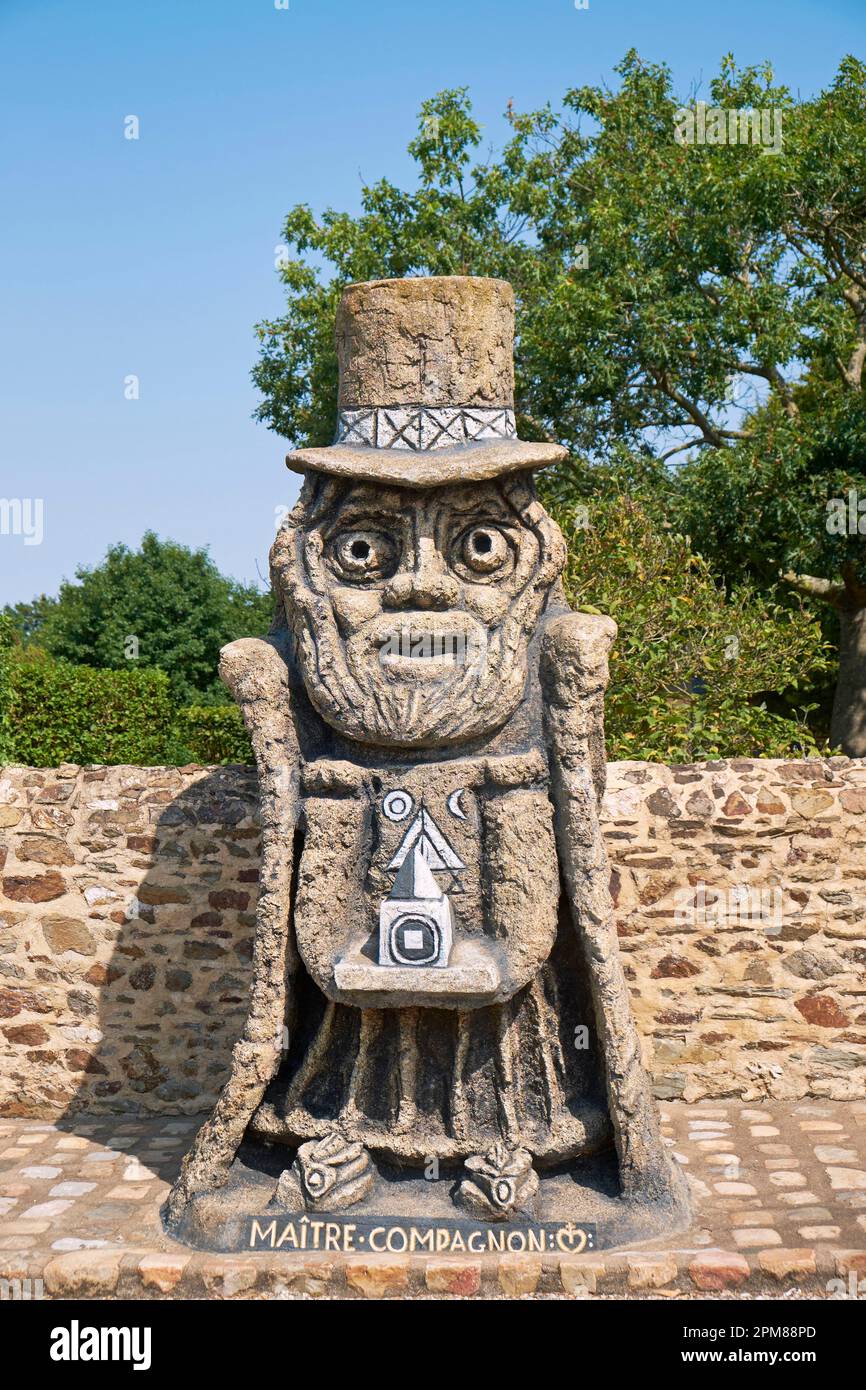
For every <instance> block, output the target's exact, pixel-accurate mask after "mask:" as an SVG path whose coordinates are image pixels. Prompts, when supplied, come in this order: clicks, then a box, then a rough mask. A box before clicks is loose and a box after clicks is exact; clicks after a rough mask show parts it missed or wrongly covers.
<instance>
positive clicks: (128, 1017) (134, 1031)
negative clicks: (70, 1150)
mask: <svg viewBox="0 0 866 1390" xmlns="http://www.w3.org/2000/svg"><path fill="white" fill-rule="evenodd" d="M104 771H105V773H106V774H107V775H106V777H105V779H104V785H103V787H102V788H99V787H95V786H94V785H93V784H92V783H90V784H85V786H86V794H85V796H84V797H83V798H82V812H83V817H82V822H81V823H82V829H81V832H80V840H81V843H80V850H81V851H83V852H84V855H85V863H86V865H87V868H88V870H92V873H90V872H89V873H88V875H87V878H88V880H89V879H92V880H93V881H92V882H89V884H88V886H85V887H84V890H83V892H84V897H85V899H86V900H87V902H88V904H89V905H90V907H91V912H90V916H89V917H88V919H87V921H86V922H85V924H84V931H85V933H87V934H89V935H91V937H93V938H96V937H97V936H100V935H101V936H103V937H105V938H108V940H109V942H110V944H109V946H108V950H107V951H106V950H104V949H102V948H99V947H97V957H98V958H97V961H96V963H95V964H93V965H92V966H90V968H89V969H88V970H87V972H86V974H85V975H83V976H82V977H80V979H79V981H78V982H77V984H78V988H73V989H72V990H71V991H70V993H69V994H68V996H67V1004H68V1008H69V1009H72V1010H73V1011H80V1019H79V1024H80V1031H81V1037H82V1046H81V1047H80V1048H79V1049H69V1051H68V1052H67V1063H68V1064H69V1065H70V1069H71V1070H79V1071H80V1076H79V1077H78V1078H77V1079H78V1080H79V1081H80V1084H79V1085H78V1088H77V1090H76V1093H75V1095H74V1096H73V1097H72V1098H71V1099H69V1101H68V1103H67V1107H66V1110H65V1111H64V1113H63V1115H62V1116H61V1117H60V1118H59V1120H58V1121H57V1123H58V1124H59V1126H60V1127H61V1128H62V1129H65V1130H68V1131H70V1132H74V1131H75V1129H76V1124H77V1122H78V1121H79V1120H83V1118H84V1115H85V1114H88V1115H89V1117H90V1118H91V1119H92V1118H93V1116H94V1114H99V1113H109V1112H110V1113H113V1114H118V1113H120V1114H124V1113H125V1114H126V1115H127V1116H128V1118H130V1119H137V1118H139V1117H140V1116H146V1115H147V1114H148V1113H152V1114H155V1115H156V1114H162V1115H165V1114H166V1113H167V1112H174V1113H175V1114H187V1115H194V1114H202V1113H203V1112H206V1111H208V1110H210V1108H211V1107H212V1105H213V1102H214V1100H215V1098H216V1095H217V1093H218V1091H219V1089H220V1086H221V1085H222V1082H223V1080H224V1078H225V1076H226V1074H227V1070H228V1063H229V1059H230V1054H231V1049H232V1046H233V1044H234V1042H235V1041H236V1040H237V1038H238V1037H239V1035H240V1033H241V1031H242V1029H243V1024H244V1020H245V1017H246V1010H247V995H248V989H249V981H250V961H251V956H252V941H253V932H254V925H255V907H256V897H257V888H258V876H259V855H260V831H259V822H258V782H257V777H256V773H255V771H254V769H252V768H244V767H225V768H217V769H199V768H195V769H165V770H164V771H163V770H162V769H143V770H142V769H135V768H124V769H113V768H112V769H105V770H104ZM102 772H103V769H93V770H92V771H91V770H89V769H88V770H87V771H86V772H84V774H83V775H84V777H85V778H86V777H89V776H92V775H99V774H101V773H102ZM122 774H127V777H126V779H124V778H123V776H122ZM103 842H107V843H103ZM121 846H122V848H121ZM78 849H79V847H78V846H76V857H78ZM62 920H64V919H58V921H62ZM80 925H81V924H79V926H80ZM71 929H72V928H71V927H70V930H71ZM57 930H58V931H60V930H62V929H61V928H60V927H58V928H57ZM111 938H113V940H111ZM81 944H82V945H85V944H86V943H84V942H82V943H81ZM67 959H69V957H67ZM85 986H87V988H85ZM67 988H68V984H67ZM93 1010H96V1012H93ZM67 1033H68V1030H67ZM93 1038H98V1039H99V1040H98V1042H96V1043H95V1045H93V1044H92V1043H91V1045H90V1046H88V1042H87V1040H88V1039H93Z"/></svg>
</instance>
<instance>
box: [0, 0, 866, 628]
mask: <svg viewBox="0 0 866 1390" xmlns="http://www.w3.org/2000/svg"><path fill="white" fill-rule="evenodd" d="M289 4H290V8H289V9H288V10H284V9H277V8H276V5H275V3H274V0H146V3H137V4H134V3H122V0H75V3H71V0H65V3H64V2H63V0H41V2H40V3H39V4H34V3H33V0H0V108H2V111H0V132H2V133H0V179H2V206H3V215H2V218H0V257H2V266H3V273H4V281H5V291H4V306H3V314H2V320H0V394H2V422H3V423H2V435H0V498H7V499H15V498H21V499H24V498H39V499H43V501H44V523H43V530H44V535H43V539H42V543H41V544H38V545H37V544H31V545H28V544H25V537H24V536H23V535H20V534H19V535H12V534H5V535H4V534H0V604H2V603H4V602H15V601H17V600H19V599H27V598H30V597H32V596H33V595H34V594H35V593H39V592H43V591H44V592H48V593H52V592H55V591H56V588H57V585H58V584H59V582H60V580H61V578H63V577H64V576H67V577H72V575H73V573H74V570H75V567H76V565H77V564H79V563H85V564H93V563H96V562H97V561H98V560H99V559H100V557H101V556H102V555H103V554H104V551H105V549H106V546H107V545H108V544H109V543H110V542H113V541H125V542H126V543H128V544H130V545H136V544H137V543H138V541H139V540H140V538H141V535H142V533H143V532H144V531H145V530H147V529H153V530H156V531H157V532H158V533H159V534H160V535H162V536H171V537H173V538H174V539H177V540H180V541H183V542H185V543H187V544H190V545H201V544H207V545H210V547H211V553H212V555H213V557H214V559H215V560H216V562H217V563H218V564H219V566H220V567H221V568H222V569H224V570H225V571H227V572H228V573H231V574H234V575H235V576H236V577H237V578H239V579H247V580H255V579H256V578H257V576H258V573H261V574H265V573H266V572H267V552H268V548H269V545H270V542H271V539H272V536H273V529H274V517H275V513H276V510H277V509H278V508H280V507H281V506H284V505H285V504H287V503H289V502H291V501H292V500H293V498H294V496H295V494H296V483H295V481H294V479H293V475H289V474H288V473H287V472H286V470H285V467H284V464H283V455H284V453H285V445H284V441H282V440H281V439H279V438H278V437H277V436H276V435H274V434H272V433H271V432H269V431H268V430H267V429H266V428H265V427H264V426H261V425H257V424H255V423H254V422H253V421H252V419H251V415H252V411H253V409H254V408H255V404H256V394H255V391H254V388H253V386H252V384H251V382H250V380H249V371H250V367H251V366H252V363H253V361H254V359H255V355H256V345H255V342H254V338H253V332H252V329H253V324H254V323H255V322H256V321H257V320H258V319H261V318H264V317H268V316H272V315H275V314H277V313H278V312H279V310H280V307H281V303H282V294H281V289H280V285H279V281H278V278H277V275H276V272H275V270H274V251H275V247H276V246H277V243H278V242H279V239H280V237H279V234H280V227H281V224H282V220H283V217H284V216H285V213H286V212H287V211H288V209H289V207H290V206H291V205H292V204H294V203H295V202H307V203H310V204H311V205H312V206H313V207H314V208H315V209H317V210H318V209H321V208H322V207H324V206H326V205H328V204H330V205H332V206H334V207H338V208H345V209H348V210H350V211H353V210H356V209H357V207H358V204H359V189H360V180H361V177H362V176H363V177H366V178H368V179H373V178H376V177H379V176H381V175H384V174H387V175H388V176H389V177H391V178H393V179H395V180H397V181H405V180H406V179H407V178H409V177H410V174H411V167H410V166H411V162H410V161H409V159H408V157H407V155H406V153H405V147H406V144H407V142H408V140H409V139H410V138H411V136H412V134H413V133H414V130H415V116H416V113H417V110H418V107H419V105H420V103H421V101H422V100H423V99H424V98H425V97H427V96H430V95H432V94H433V93H434V92H436V91H437V90H439V89H440V88H443V87H453V86H462V85H467V86H468V87H469V88H470V90H471V93H472V96H473V99H474V103H475V110H476V114H477V115H478V117H479V119H480V120H481V121H482V122H483V124H484V126H485V131H486V134H487V137H488V139H489V141H490V143H492V144H494V145H496V144H498V143H499V142H500V141H501V140H502V138H503V137H504V135H505V125H504V122H503V119H502V112H503V110H504V109H505V106H506V103H507V102H508V100H509V98H512V99H513V101H514V105H515V107H516V108H517V109H518V110H521V109H527V108H530V107H533V106H536V105H540V104H541V103H542V102H544V101H546V100H552V101H556V100H557V99H558V98H559V97H560V96H561V94H562V93H563V92H564V91H565V90H566V89H567V88H568V87H571V86H575V85H579V84H580V83H583V82H597V81H599V80H605V79H607V80H609V79H611V76H612V68H613V65H614V64H615V63H616V62H617V61H618V60H619V59H620V58H621V57H622V56H623V54H624V53H625V52H626V50H627V49H628V48H629V47H632V46H633V47H635V48H637V49H638V51H639V52H640V53H641V55H642V56H644V57H645V58H647V59H650V60H655V61H665V62H667V63H668V64H669V65H670V66H671V67H672V68H673V71H674V74H675V77H676V80H677V83H678V86H679V88H680V90H681V91H682V92H683V93H684V94H688V92H689V89H690V87H691V85H692V83H694V82H696V81H698V82H699V81H700V80H701V79H703V81H704V89H706V84H707V83H708V81H709V79H710V77H711V76H712V75H713V73H714V72H715V70H716V68H717V65H718V60H719V58H720V57H721V55H722V54H723V53H725V52H726V51H728V50H733V52H734V54H735V56H736V58H737V60H738V61H739V62H740V63H748V62H757V61H760V60H761V59H763V58H765V57H769V58H770V59H771V60H772V61H773V63H774V65H775V70H776V74H777V76H778V78H779V80H781V81H784V82H786V83H787V84H788V85H789V86H791V87H792V88H794V89H795V90H797V89H799V90H800V92H801V93H802V94H803V95H806V94H809V93H811V92H813V91H816V90H818V89H819V88H820V87H822V86H824V85H825V84H826V83H827V82H828V81H829V80H830V79H831V78H832V75H833V72H834V70H835V67H836V65H837V63H838V60H839V59H840V57H841V56H842V55H843V54H844V53H846V52H854V53H857V54H858V56H861V57H862V56H866V4H864V0H712V2H709V3H690V2H689V0H590V6H589V9H588V10H576V9H575V6H574V0H437V3H423V4H418V3H411V0H289ZM129 115H136V116H137V117H138V118H139V121H140V138H139V139H138V140H137V141H132V140H126V139H124V118H125V117H126V116H129ZM131 375H135V376H137V377H138V379H139V398H138V399H137V400H127V399H125V395H124V383H125V379H126V378H127V377H129V376H131ZM31 519H34V518H33V515H32V514H31ZM7 529H8V528H7ZM31 530H32V528H31Z"/></svg>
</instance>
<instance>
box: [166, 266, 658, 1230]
mask: <svg viewBox="0 0 866 1390" xmlns="http://www.w3.org/2000/svg"><path fill="white" fill-rule="evenodd" d="M513 325H514V301H513V294H512V291H511V288H510V286H509V285H508V284H507V283H505V282H504V281H499V280H488V279H480V278H470V277H442V278H417V279H407V280H398V281H377V282H373V283H369V284H360V285H352V286H350V287H349V288H348V289H347V290H346V291H345V293H344V295H343V298H342V301H341V304H340V307H339V311H338V316H337V351H338V357H339V367H340V394H339V420H338V432H337V439H336V442H335V443H334V444H333V445H332V446H331V447H329V448H308V449H300V450H298V451H296V452H295V453H292V454H290V455H289V457H288V460H287V462H288V464H289V466H290V467H291V468H293V469H295V470H297V471H299V472H301V473H302V474H303V476H304V482H303V488H302V492H301V497H300V500H299V502H298V504H297V506H296V507H295V509H294V511H293V512H292V513H291V515H290V516H289V517H288V519H287V520H286V522H285V524H284V525H283V527H282V529H281V530H280V532H279V534H278V536H277V539H276V542H275V544H274V546H273V550H272V554H271V563H272V579H273V585H274V591H275V594H276V596H277V599H278V613H277V618H276V619H275V623H274V627H273V629H272V631H271V634H270V636H269V637H268V639H267V640H265V641H259V640H244V641H239V642H234V643H232V644H231V645H230V646H228V647H227V648H226V649H225V650H224V652H223V655H222V663H221V673H222V676H223V679H224V680H225V681H226V683H227V684H228V686H229V688H230V690H231V691H232V693H233V695H234V696H235V698H236V700H237V701H238V703H239V704H240V706H241V709H242V711H243V715H244V719H245V721H246V725H247V728H248V729H249V732H250V735H251V738H252V742H253V747H254V750H255V754H256V760H257V763H258V769H259V775H260V784H261V798H262V822H263V863H262V871H261V880H260V898H259V906H258V918H257V929H256V938H255V948H254V961H253V982H252V990H251V999H250V1009H249V1015H248V1019H247V1024H246V1028H245V1031H244V1035H243V1037H242V1038H241V1040H240V1041H239V1042H238V1043H237V1045H236V1047H235V1049H234V1052H233V1055H232V1062H231V1071H230V1075H229V1077H228V1080H227V1081H226V1083H225V1086H224V1088H223V1090H222V1093H221V1095H220V1097H219V1100H218V1102H217V1105H216V1107H215V1109H214V1111H213V1114H212V1115H211V1116H210V1118H209V1119H208V1120H207V1121H206V1123H205V1124H204V1125H203V1127H202V1128H201V1130H200V1131H199V1133H198V1135H197V1137H196V1139H195V1141H194V1143H193V1145H192V1148H191V1150H190V1152H189V1153H188V1154H187V1156H186V1158H185V1160H184V1163H183V1167H182V1171H181V1174H180V1176H179V1178H178V1180H177V1183H176V1184H175V1187H174V1189H173V1191H172V1193H171V1196H170V1198H169V1202H168V1204H167V1208H166V1220H167V1223H168V1226H169V1229H171V1230H173V1231H175V1232H176V1233H177V1234H179V1235H180V1236H181V1238H183V1239H186V1240H189V1241H191V1242H193V1243H205V1244H215V1245H217V1246H221V1247H224V1246H226V1245H230V1244H231V1239H232V1237H230V1235H229V1234H227V1233H228V1232H229V1231H231V1230H236V1229H237V1221H238V1218H239V1217H241V1216H243V1215H244V1214H250V1213H260V1212H261V1211H262V1210H264V1209H265V1208H267V1209H268V1210H283V1211H287V1212H292V1211H294V1212H304V1211H320V1212H334V1211H339V1210H341V1209H343V1208H347V1207H349V1206H352V1207H354V1208H355V1210H356V1211H357V1212H360V1213H363V1212H365V1211H370V1212H380V1213H381V1212H383V1211H388V1210H389V1209H390V1206H392V1205H393V1204H394V1203H395V1202H397V1203H398V1204H399V1210H400V1211H401V1212H403V1213H409V1214H413V1213H415V1214H417V1215H419V1216H421V1215H425V1214H426V1215H430V1214H438V1215H440V1216H441V1215H443V1214H445V1215H447V1214H448V1213H449V1212H450V1215H451V1216H452V1217H455V1218H456V1217H458V1216H459V1213H460V1212H462V1213H465V1214H468V1215H469V1216H471V1217H473V1218H475V1219H479V1220H483V1221H489V1222H498V1221H506V1222H508V1221H514V1220H517V1219H518V1218H526V1219H535V1220H540V1221H542V1220H565V1219H569V1220H574V1219H578V1220H582V1221H585V1222H595V1223H597V1224H598V1229H599V1243H604V1244H611V1243H616V1242H621V1241H623V1240H634V1239H637V1238H640V1237H641V1236H643V1235H646V1234H651V1233H652V1232H654V1231H657V1230H659V1229H663V1228H670V1227H671V1226H674V1225H676V1224H677V1223H681V1222H682V1220H683V1219H684V1212H685V1201H684V1194H683V1187H682V1183H681V1180H680V1176H679V1173H678V1171H677V1170H676V1169H675V1168H674V1167H673V1165H672V1164H671V1163H670V1160H669V1158H668V1155H667V1153H666V1151H665V1149H664V1148H663V1146H662V1143H661V1141H660V1138H659V1128H658V1119H657V1115H656V1111H655V1107H654V1103H653V1100H652V1097H651V1093H650V1089H649V1085H648V1080H647V1077H646V1074H645V1072H644V1069H643V1066H642V1061H641V1053H640V1046H639V1040H638V1037H637V1033H636V1030H635V1026H634V1022H633V1020H632V1016H631V1011H630V1006H629V999H628V995H627V990H626V986H625V982H624V978H623V973H622V969H621V966H620V962H619V957H618V953H617V944H616V935H615V929H614V926H613V923H612V917H611V905H610V900H609V896H608V869H607V862H606V857H605V851H604V845H603V842H602V838H601V834H600V831H599V821H598V800H599V797H600V795H601V793H602V791H603V787H604V777H605V755H604V734H603V696H604V689H605V685H606V681H607V653H608V649H609V647H610V644H611V642H612V640H613V637H614V635H615V626H614V624H613V623H612V622H611V621H610V620H609V619H607V618H603V617H598V616H590V615H587V614H580V613H573V612H571V611H570V610H569V609H568V607H567V605H566V603H565V600H564V595H563V591H562V587H561V582H560V575H561V572H562V569H563V565H564V562H565V545H564V542H563V538H562V535H561V533H560V531H559V529H558V527H557V526H556V524H555V523H554V522H553V521H552V519H551V518H550V517H549V516H548V515H547V513H546V512H545V510H544V509H543V507H542V506H541V505H540V504H539V502H538V500H537V498H536V496H535V489H534V483H533V473H534V470H536V469H538V468H542V467H545V466H546V465H548V464H551V463H554V462H556V461H557V460H558V459H560V458H561V457H562V456H563V455H564V450H563V449H561V448H560V447H559V446H557V445H554V444H548V443H542V444H539V443H532V442H526V441H522V440H519V439H518V438H517V435H516V429H515V416H514V399H513V397H514V387H513V365H512V341H513ZM431 1177H432V1178H438V1179H439V1180H438V1181H431V1180H430V1179H431ZM455 1203H456V1205H457V1208H458V1211H455V1210H454V1205H453V1204H455ZM232 1223H234V1225H233V1224H232Z"/></svg>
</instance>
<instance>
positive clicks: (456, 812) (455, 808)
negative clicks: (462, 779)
mask: <svg viewBox="0 0 866 1390" xmlns="http://www.w3.org/2000/svg"><path fill="white" fill-rule="evenodd" d="M465 790H466V788H465V787H458V788H457V790H456V792H452V793H451V795H450V796H449V798H448V810H449V811H450V812H451V814H452V816H456V817H457V819H458V820H465V819H466V812H465V811H464V810H463V807H462V806H461V805H460V798H461V796H462V795H463V793H464V792H465Z"/></svg>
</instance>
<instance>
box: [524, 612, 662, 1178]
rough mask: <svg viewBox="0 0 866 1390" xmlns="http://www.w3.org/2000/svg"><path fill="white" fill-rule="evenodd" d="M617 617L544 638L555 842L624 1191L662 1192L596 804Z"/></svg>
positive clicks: (552, 630)
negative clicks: (587, 987) (591, 1011)
mask: <svg viewBox="0 0 866 1390" xmlns="http://www.w3.org/2000/svg"><path fill="white" fill-rule="evenodd" d="M615 636H616V624H615V623H614V622H613V621H612V620H611V619H610V618H604V617H595V616H592V615H589V614H586V613H566V614H563V615H561V616H559V617H556V618H552V619H551V620H550V622H549V623H548V625H547V627H546V629H545V632H544V636H543V639H542V657H541V678H542V688H543V691H544V709H545V721H546V733H547V745H548V756H549V761H550V777H551V796H552V799H553V804H554V817H555V826H556V839H557V846H558V851H559V860H560V866H561V869H562V875H563V880H564V883H565V891H566V895H567V897H568V905H569V908H570V911H571V915H572V919H573V921H574V925H575V929H576V931H577V933H578V937H579V938H580V940H581V943H582V946H583V953H584V958H585V961H586V967H587V970H588V973H589V977H590V985H591V993H592V998H593V1002H594V1009H595V1023H596V1033H597V1037H598V1044H599V1046H600V1047H601V1049H602V1053H603V1057H602V1070H603V1073H604V1076H605V1081H606V1085H607V1092H608V1102H609V1108H610V1114H611V1119H612V1122H613V1128H614V1137H615V1140H616V1146H617V1151H618V1154H619V1160H620V1177H621V1181H622V1184H623V1190H624V1191H625V1192H628V1191H629V1190H636V1189H638V1188H639V1189H640V1190H641V1191H643V1192H644V1193H645V1194H648V1193H650V1192H653V1191H655V1192H656V1193H657V1194H658V1195H661V1194H662V1193H663V1192H664V1191H665V1189H666V1188H667V1187H668V1185H669V1183H670V1181H671V1175H670V1165H669V1163H668V1161H667V1157H666V1155H665V1154H664V1151H663V1149H662V1147H661V1141H660V1137H659V1132H658V1120H657V1116H656V1111H655V1106H654V1103H653V1100H652V1097H651V1094H650V1090H649V1083H648V1080H647V1076H646V1073H645V1071H644V1068H643V1062H642V1058H641V1050H640V1040H639V1038H638V1034H637V1029H636V1027H635V1024H634V1019H633V1017H632V1012H631V1003H630V999H629V994H628V988H627V985H626V982H625V977H624V975H623V971H622V965H621V962H620V957H619V947H618V942H617V935H616V927H615V923H614V920H613V909H612V904H611V900H610V890H609V868H608V861H607V852H606V849H605V844H604V839H603V836H602V832H601V826H600V822H599V814H598V807H599V801H600V798H601V793H602V792H603V790H604V778H605V754H604V724H603V704H604V691H605V687H606V686H607V679H608V672H607V655H608V652H609V650H610V647H611V645H612V643H613V640H614V637H615Z"/></svg>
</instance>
